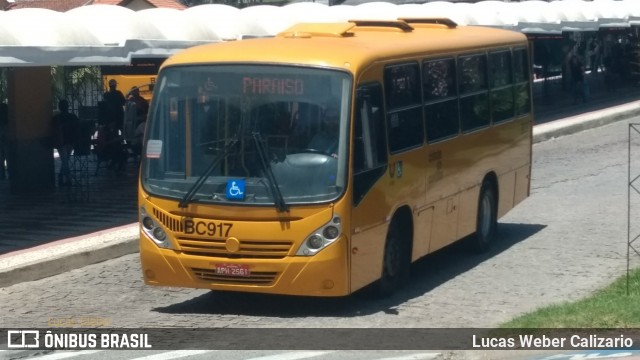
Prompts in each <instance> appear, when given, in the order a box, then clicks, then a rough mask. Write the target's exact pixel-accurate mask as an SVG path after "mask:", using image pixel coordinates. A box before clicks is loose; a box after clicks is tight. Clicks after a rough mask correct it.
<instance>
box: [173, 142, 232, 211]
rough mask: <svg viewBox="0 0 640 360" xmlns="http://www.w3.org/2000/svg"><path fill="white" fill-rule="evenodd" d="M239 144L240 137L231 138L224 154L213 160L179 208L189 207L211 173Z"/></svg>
mask: <svg viewBox="0 0 640 360" xmlns="http://www.w3.org/2000/svg"><path fill="white" fill-rule="evenodd" d="M237 143H238V135H237V134H236V136H234V137H233V138H231V140H230V141H229V142H228V143H226V144H225V146H224V148H223V149H222V153H221V154H219V155H218V156H216V157H215V158H214V159H213V161H212V162H211V165H209V167H208V168H207V170H206V171H205V172H204V174H202V175H200V177H199V178H198V180H196V182H195V183H194V184H193V186H191V188H190V189H189V191H187V193H186V194H185V195H184V197H183V198H182V200H180V202H179V203H178V206H179V207H181V208H186V207H187V205H189V203H190V202H191V200H192V199H193V196H194V195H195V194H196V192H198V190H199V189H200V188H201V187H202V184H204V182H205V181H206V180H207V178H209V175H211V172H213V170H214V169H215V168H216V166H218V164H220V161H222V159H224V158H225V157H226V156H227V155H228V152H229V150H231V148H232V147H233V146H234V145H235V144H237Z"/></svg>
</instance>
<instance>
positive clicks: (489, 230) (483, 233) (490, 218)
mask: <svg viewBox="0 0 640 360" xmlns="http://www.w3.org/2000/svg"><path fill="white" fill-rule="evenodd" d="M497 198H498V197H497V194H496V190H495V187H494V186H493V184H492V183H491V182H490V181H487V180H485V181H484V182H483V183H482V187H481V188H480V196H479V198H478V218H477V222H476V233H475V234H474V235H473V244H472V247H473V250H475V251H477V252H483V251H487V250H488V249H489V248H490V247H491V244H492V243H493V242H494V240H495V237H496V232H497V228H498V215H497V213H498V206H497Z"/></svg>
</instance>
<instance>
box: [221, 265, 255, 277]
mask: <svg viewBox="0 0 640 360" xmlns="http://www.w3.org/2000/svg"><path fill="white" fill-rule="evenodd" d="M215 270H216V274H217V275H227V276H251V270H249V266H248V265H240V264H216V266H215Z"/></svg>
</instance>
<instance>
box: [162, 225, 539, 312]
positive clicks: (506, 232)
mask: <svg viewBox="0 0 640 360" xmlns="http://www.w3.org/2000/svg"><path fill="white" fill-rule="evenodd" d="M545 227H546V226H545V225H537V224H512V223H501V224H500V227H499V233H498V239H499V240H498V241H496V243H495V244H494V246H493V247H492V248H491V250H489V251H487V252H485V253H481V254H477V253H473V252H471V251H470V250H467V249H468V247H465V245H466V242H467V241H468V240H469V239H463V240H462V241H460V242H457V243H455V244H452V245H451V246H448V247H446V248H444V249H441V250H440V251H437V252H435V253H433V254H430V255H427V256H425V257H424V258H422V259H420V260H419V261H417V262H416V263H414V264H413V265H412V268H411V273H412V276H411V282H410V283H409V284H408V286H407V287H406V288H405V289H403V290H401V291H399V292H398V293H397V294H395V295H393V296H391V297H389V298H385V299H380V298H376V297H375V296H374V295H373V292H372V289H371V287H368V288H365V289H362V290H360V291H358V292H356V293H355V294H353V295H351V296H347V297H340V298H318V297H300V296H283V295H266V294H253V293H233V292H216V291H212V292H209V293H206V294H203V295H201V296H198V297H195V298H193V299H190V300H187V301H184V302H181V303H177V304H173V305H170V306H166V307H160V308H155V309H153V311H157V312H160V313H166V314H220V315H245V316H262V317H284V318H290V317H306V316H314V317H357V316H364V315H369V314H373V313H377V312H381V311H382V312H385V313H388V314H394V313H397V310H395V308H396V307H397V306H398V305H400V304H402V303H404V302H406V301H408V300H410V299H413V298H416V297H419V296H422V295H424V294H426V293H428V292H429V291H431V290H432V289H434V288H436V287H438V286H439V285H441V284H443V283H445V282H447V281H448V280H450V279H453V278H455V277H456V276H458V275H460V274H462V273H464V272H466V271H468V270H470V269H473V268H474V267H476V266H477V265H479V264H481V263H482V262H484V261H485V260H487V259H490V258H492V257H494V256H496V255H498V254H500V253H502V252H503V251H505V250H507V249H509V248H510V247H511V246H513V245H515V244H517V243H519V242H521V241H524V240H526V239H528V238H529V237H531V236H533V235H534V234H536V233H538V232H539V231H541V230H542V229H544V228H545Z"/></svg>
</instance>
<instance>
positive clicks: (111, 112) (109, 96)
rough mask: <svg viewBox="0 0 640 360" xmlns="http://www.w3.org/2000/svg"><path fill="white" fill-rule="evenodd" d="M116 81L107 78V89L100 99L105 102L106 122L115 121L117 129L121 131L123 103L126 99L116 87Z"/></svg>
mask: <svg viewBox="0 0 640 360" xmlns="http://www.w3.org/2000/svg"><path fill="white" fill-rule="evenodd" d="M117 86H118V82H117V81H116V80H115V79H111V80H109V90H108V91H107V92H105V93H104V95H103V96H102V99H103V100H104V102H105V110H106V112H107V114H106V116H107V120H106V121H107V124H108V123H110V122H112V121H113V122H115V126H116V128H117V129H118V130H120V131H122V128H123V126H124V105H125V103H126V100H125V98H124V95H123V94H122V92H121V91H120V90H118V89H117Z"/></svg>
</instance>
